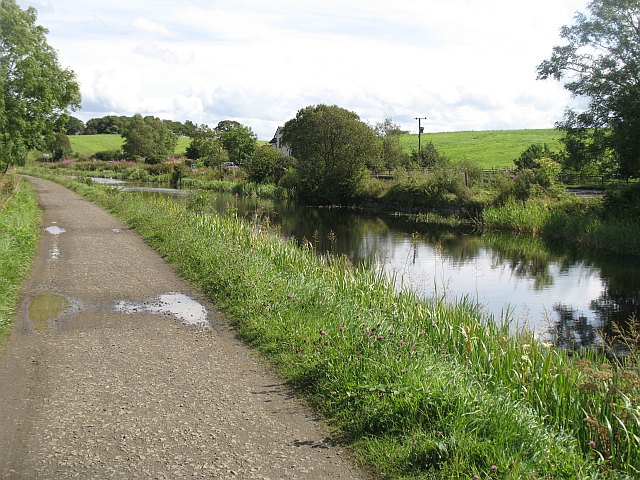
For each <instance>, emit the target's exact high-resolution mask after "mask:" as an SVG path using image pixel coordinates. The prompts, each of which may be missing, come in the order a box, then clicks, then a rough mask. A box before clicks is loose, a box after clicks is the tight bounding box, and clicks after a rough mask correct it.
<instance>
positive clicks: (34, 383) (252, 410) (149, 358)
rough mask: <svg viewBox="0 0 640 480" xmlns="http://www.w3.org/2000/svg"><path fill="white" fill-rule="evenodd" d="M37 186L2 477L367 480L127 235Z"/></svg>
mask: <svg viewBox="0 0 640 480" xmlns="http://www.w3.org/2000/svg"><path fill="white" fill-rule="evenodd" d="M32 182H33V183H34V185H35V186H36V189H37V192H38V195H39V199H40V204H41V206H42V208H43V210H44V226H43V228H45V229H46V230H45V232H44V234H43V238H42V241H41V243H40V247H39V253H38V256H37V259H36V262H35V266H34V269H33V271H32V274H31V277H30V279H29V280H28V283H27V285H26V287H25V290H24V293H23V297H22V298H23V299H22V303H21V308H20V311H19V314H18V316H17V319H16V321H15V324H14V326H13V329H12V333H11V335H10V337H9V338H8V340H7V342H6V344H5V345H4V346H3V347H2V348H1V349H0V478H9V479H30V480H32V479H67V478H80V479H92V478H95V479H111V478H122V479H131V478H154V479H162V478H181V477H189V478H206V479H214V478H215V479H227V478H241V479H359V478H367V476H366V475H365V473H363V472H362V471H360V470H358V469H357V468H355V467H354V466H353V465H352V464H351V463H350V462H349V461H348V459H347V458H346V454H345V453H344V452H343V451H342V450H341V448H340V447H339V446H336V445H335V444H333V443H332V442H331V441H330V440H329V439H327V438H326V436H325V432H324V431H323V427H322V424H321V423H319V422H318V420H317V419H316V418H314V416H313V414H312V413H311V412H310V410H309V409H307V408H306V407H305V406H303V405H302V404H301V403H300V402H299V401H298V400H296V399H295V398H293V397H292V395H291V393H290V391H289V390H288V389H287V388H286V386H284V385H283V383H282V381H281V380H279V379H278V378H277V377H276V376H275V375H274V374H272V373H271V372H270V371H269V369H268V368H267V367H266V366H265V365H263V364H262V363H261V362H260V361H258V360H256V359H255V358H254V357H253V356H252V354H251V352H250V351H249V350H248V349H247V348H246V347H245V346H244V345H243V344H242V343H241V342H240V341H238V340H237V339H236V338H235V336H234V333H233V331H232V330H231V329H230V328H229V327H228V326H227V324H226V322H225V320H224V318H222V317H221V316H220V315H219V314H218V313H217V312H216V310H215V307H214V306H213V305H211V304H209V303H208V302H207V300H206V299H205V298H203V297H202V296H201V295H200V294H199V293H198V292H197V291H194V290H193V289H192V288H191V287H190V286H189V285H187V284H186V283H185V282H184V281H182V280H181V279H180V278H179V277H178V276H177V275H176V274H175V273H174V271H173V270H172V269H171V268H170V267H169V266H168V265H167V264H166V263H165V262H164V261H163V260H162V258H160V257H159V256H158V255H157V254H156V253H155V252H154V251H152V250H151V249H150V248H149V247H148V246H147V245H145V244H144V242H142V240H141V239H140V238H139V237H138V236H137V235H136V234H135V233H133V232H131V231H130V230H128V229H127V228H126V227H125V226H124V225H123V224H122V223H120V222H119V221H117V220H116V219H114V218H113V217H112V216H111V215H109V214H108V213H107V212H105V211H104V210H102V209H101V208H99V207H97V206H95V205H93V204H91V203H89V202H87V201H86V200H84V199H82V198H81V197H79V196H78V195H76V194H74V193H72V192H70V191H68V190H67V189H65V188H62V187H60V186H58V185H56V184H54V183H51V182H48V181H45V180H40V179H32ZM185 323H189V324H191V326H188V325H185Z"/></svg>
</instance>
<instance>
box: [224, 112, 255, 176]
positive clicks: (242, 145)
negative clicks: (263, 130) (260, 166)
mask: <svg viewBox="0 0 640 480" xmlns="http://www.w3.org/2000/svg"><path fill="white" fill-rule="evenodd" d="M215 132H216V135H217V136H218V138H219V139H220V141H221V142H222V145H223V146H224V148H225V150H226V151H227V153H228V154H229V160H231V161H232V162H235V163H237V164H238V165H240V164H244V163H247V162H248V161H249V160H250V159H251V157H252V156H253V152H254V151H255V149H256V145H257V140H258V137H257V136H256V134H255V133H253V130H251V128H250V127H247V126H245V125H242V124H241V123H239V122H236V121H235V120H223V121H221V122H219V123H218V125H217V126H216V128H215Z"/></svg>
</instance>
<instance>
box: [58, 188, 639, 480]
mask: <svg viewBox="0 0 640 480" xmlns="http://www.w3.org/2000/svg"><path fill="white" fill-rule="evenodd" d="M66 184H67V185H70V186H72V187H73V188H74V189H76V190H77V191H79V192H81V193H83V194H85V195H87V196H89V197H90V198H91V199H93V200H94V201H97V202H98V203H99V204H101V205H103V206H105V207H107V208H109V209H110V210H111V211H112V212H114V213H115V214H116V215H118V216H119V217H120V218H121V219H123V220H124V221H125V222H127V223H128V224H129V225H130V226H131V227H133V228H134V229H135V230H136V231H137V232H138V233H139V234H140V235H141V236H142V237H143V238H144V239H145V240H146V241H147V242H148V243H149V244H150V245H152V246H153V247H154V248H155V249H156V250H158V251H159V252H160V253H161V254H162V255H163V256H164V257H165V258H166V259H167V260H168V261H169V262H170V263H171V264H172V265H174V267H175V268H176V269H177V270H178V271H179V272H180V273H181V274H182V275H183V276H184V277H185V278H186V279H187V280H189V281H191V282H192V283H194V284H196V285H198V286H199V288H200V289H201V290H202V291H204V292H205V293H206V294H207V295H208V296H209V297H210V298H211V299H212V301H214V302H215V303H216V304H217V306H218V307H219V308H220V309H221V310H222V311H223V312H225V314H226V315H227V316H228V317H229V318H230V319H231V320H232V321H233V323H234V325H235V326H236V328H237V329H238V331H239V333H240V335H241V336H242V337H243V338H245V339H246V340H247V341H248V342H249V343H250V344H251V345H253V346H254V347H255V348H257V349H258V350H260V351H261V352H262V353H263V354H264V355H265V356H266V357H267V358H269V359H270V361H271V362H272V363H273V364H274V365H275V366H276V368H277V369H278V371H279V372H280V374H281V375H282V376H283V377H284V378H286V379H287V380H288V381H289V382H290V383H291V384H292V385H293V386H294V387H295V388H297V390H298V391H300V392H302V393H304V394H305V396H307V398H309V399H310V401H311V402H312V404H313V405H314V406H315V407H316V408H317V409H318V410H319V411H320V412H321V413H322V414H323V415H325V416H326V417H327V418H328V419H329V420H330V421H331V422H332V424H333V425H335V426H336V427H337V428H338V429H339V430H340V431H341V432H343V434H344V436H345V439H346V441H347V442H349V443H350V444H351V445H352V446H353V447H354V449H355V450H356V451H357V452H358V453H359V455H360V458H361V459H362V460H363V462H366V463H367V464H368V465H369V466H370V467H371V468H372V469H373V470H374V471H377V472H379V473H380V474H381V475H384V476H387V477H390V478H441V479H444V478H469V479H471V478H482V479H484V478H491V479H498V478H505V479H506V478H510V479H511V478H549V479H551V478H553V479H559V478H566V479H573V478H600V477H602V478H604V477H605V475H606V476H609V477H612V478H616V477H617V478H625V477H624V475H625V474H624V473H623V472H626V474H628V475H634V474H637V473H638V468H639V466H640V459H639V457H640V453H639V452H640V448H638V437H637V435H638V434H640V415H637V412H636V413H634V412H635V410H634V409H635V407H634V406H635V405H636V404H637V402H638V397H637V389H636V390H634V389H633V385H631V386H629V385H627V384H625V383H624V382H623V381H622V380H621V379H620V378H618V377H616V378H613V377H612V376H607V373H608V372H610V371H611V369H612V366H611V365H610V364H608V363H607V362H606V360H604V359H595V358H592V359H584V360H582V363H578V362H576V361H575V360H573V359H572V358H570V356H568V355H567V354H566V353H563V352H556V351H554V350H552V349H549V348H548V347H546V346H544V345H541V344H540V343H539V342H536V341H535V340H534V339H533V338H532V337H531V336H530V335H529V334H526V333H522V334H521V335H510V334H509V331H508V326H504V325H502V326H500V325H496V324H495V323H492V322H486V320H485V319H483V317H482V316H481V315H480V314H479V313H478V311H477V309H475V308H474V306H473V305H467V304H460V305H458V306H449V305H444V304H442V303H440V302H424V301H420V300H418V299H417V298H416V297H415V296H414V295H411V294H408V293H407V294H397V293H396V292H395V291H394V289H393V287H392V285H391V283H390V282H389V281H387V280H386V279H385V278H384V277H383V276H381V275H378V274H375V273H373V272H371V271H368V270H364V269H359V268H355V267H353V266H351V265H349V264H348V262H347V261H345V260H341V259H332V258H329V259H326V258H325V259H324V260H322V259H320V258H318V257H317V256H316V255H315V254H314V253H313V252H311V251H309V249H308V248H307V249H305V248H298V247H297V246H296V245H295V244H293V243H291V242H283V241H281V240H280V239H278V238H277V237H275V236H274V235H272V234H271V232H262V231H259V229H258V226H257V225H252V224H249V223H246V222H242V221H239V220H238V219H237V218H235V217H233V216H228V217H220V216H210V215H206V214H204V215H203V214H202V213H199V212H194V211H191V210H190V209H189V206H188V204H186V205H183V204H178V203H176V202H173V201H172V200H169V199H163V198H157V197H156V198H151V197H144V196H141V195H136V194H133V195H132V194H130V193H128V194H123V193H119V192H116V191H113V190H108V189H105V188H102V187H97V186H92V185H87V184H86V183H82V182H71V181H70V180H66ZM198 209H200V208H198ZM628 373H629V374H635V370H633V369H629V370H628ZM625 378H626V377H625ZM629 381H631V380H629ZM588 382H591V383H592V384H593V385H592V386H591V387H590V388H587V387H585V385H586V384H587V383H588ZM594 382H595V383H594ZM621 392H624V393H621ZM634 395H635V396H634ZM634 415H635V416H634ZM586 420H588V421H586ZM620 425H622V427H621V426H620ZM607 426H608V427H607ZM609 427H610V428H609ZM634 436H635V437H634Z"/></svg>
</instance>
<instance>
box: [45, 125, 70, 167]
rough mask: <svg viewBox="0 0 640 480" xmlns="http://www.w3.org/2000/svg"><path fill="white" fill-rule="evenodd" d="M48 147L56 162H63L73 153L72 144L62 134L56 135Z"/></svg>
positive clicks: (50, 140)
mask: <svg viewBox="0 0 640 480" xmlns="http://www.w3.org/2000/svg"><path fill="white" fill-rule="evenodd" d="M47 147H48V148H49V150H50V151H51V156H52V159H53V160H54V161H56V162H57V161H58V160H62V159H63V158H64V157H65V156H67V155H69V154H70V153H71V142H69V137H67V136H66V135H65V134H64V133H62V132H57V133H54V134H53V136H52V137H51V138H50V139H49V142H48V145H47Z"/></svg>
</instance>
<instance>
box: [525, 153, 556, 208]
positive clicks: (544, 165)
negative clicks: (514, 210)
mask: <svg viewBox="0 0 640 480" xmlns="http://www.w3.org/2000/svg"><path fill="white" fill-rule="evenodd" d="M561 171H562V166H561V165H560V164H559V163H558V162H556V161H555V160H551V159H550V158H538V159H536V160H535V161H533V162H532V167H531V168H522V169H519V170H518V172H517V173H516V177H515V182H514V193H515V196H516V198H517V199H519V200H526V199H527V198H529V197H536V196H544V195H550V196H558V195H560V194H561V192H562V190H563V187H562V185H560V184H559V183H558V177H559V176H560V172H561Z"/></svg>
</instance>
